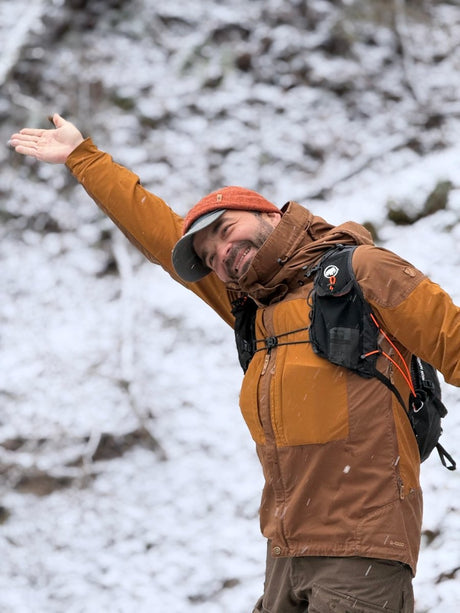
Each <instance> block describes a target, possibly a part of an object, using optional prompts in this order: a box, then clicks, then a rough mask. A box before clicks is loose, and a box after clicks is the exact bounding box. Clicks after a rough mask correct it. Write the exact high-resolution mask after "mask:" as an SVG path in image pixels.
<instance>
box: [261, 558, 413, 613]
mask: <svg viewBox="0 0 460 613" xmlns="http://www.w3.org/2000/svg"><path fill="white" fill-rule="evenodd" d="M269 550H270V547H269ZM307 612H308V613H332V612H333V613H378V612H381V613H413V612H414V594H413V589H412V572H411V570H410V568H409V567H408V566H405V565H404V564H401V563H400V562H392V561H389V560H375V559H371V558H346V557H342V558H333V557H301V558H272V557H271V554H270V553H268V557H267V569H266V576H265V593H264V595H263V596H262V597H261V598H260V599H259V601H258V602H257V604H256V606H255V608H254V610H253V613H307Z"/></svg>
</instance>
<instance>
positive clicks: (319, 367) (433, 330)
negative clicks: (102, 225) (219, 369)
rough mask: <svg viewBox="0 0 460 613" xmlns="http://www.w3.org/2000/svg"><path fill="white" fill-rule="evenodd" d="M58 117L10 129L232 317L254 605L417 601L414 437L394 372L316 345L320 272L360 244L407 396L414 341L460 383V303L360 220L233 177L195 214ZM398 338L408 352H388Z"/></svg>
mask: <svg viewBox="0 0 460 613" xmlns="http://www.w3.org/2000/svg"><path fill="white" fill-rule="evenodd" d="M53 120H54V124H55V128H56V129H52V130H40V129H24V130H21V132H19V133H17V134H14V135H13V136H12V137H11V141H10V144H11V145H12V146H13V147H15V149H16V151H17V152H19V153H21V154H24V155H31V156H33V157H35V158H37V159H39V160H43V161H46V162H55V163H65V164H66V165H67V167H68V168H69V170H70V171H71V172H72V174H73V175H74V176H75V178H76V179H77V180H78V181H80V183H81V184H82V185H83V186H84V188H85V189H86V191H87V192H88V194H89V195H90V196H91V197H92V198H93V200H94V201H95V202H96V203H97V204H98V205H99V207H100V208H101V209H102V210H103V211H104V212H105V213H106V214H107V215H109V216H110V217H111V219H112V220H113V221H114V222H115V223H116V224H117V225H118V226H119V227H120V229H121V230H122V231H123V232H124V233H125V235H126V236H127V237H128V238H129V239H130V240H131V241H132V243H133V244H134V245H135V246H136V247H137V248H138V249H140V250H141V251H142V253H143V254H144V255H145V256H146V257H147V258H148V259H149V260H151V261H152V262H155V263H157V264H160V265H161V266H162V267H163V268H164V269H165V270H166V271H167V272H168V273H169V274H170V275H171V276H172V277H173V279H174V280H175V281H178V282H180V283H181V284H183V285H184V286H185V287H186V288H188V289H189V290H191V291H193V292H194V293H195V294H197V295H198V296H199V297H200V298H202V300H203V301H204V302H205V303H206V304H207V305H209V306H210V307H211V308H213V309H214V310H215V311H216V312H217V313H218V314H219V315H220V316H221V317H222V318H223V319H224V320H225V321H226V322H227V323H228V324H229V325H230V326H231V327H233V328H235V332H236V337H237V345H238V348H239V350H240V361H241V363H242V365H243V369H244V371H245V375H244V378H243V383H242V387H241V394H240V407H241V412H242V414H243V417H244V419H245V421H246V423H247V425H248V428H249V431H250V433H251V436H252V438H253V440H254V442H255V445H256V450H257V454H258V457H259V459H260V462H261V465H262V469H263V473H264V478H265V486H264V490H263V494H262V500H261V504H260V524H261V529H262V532H263V534H264V535H265V537H266V539H267V560H266V580H265V586H264V594H263V596H262V597H261V598H260V600H259V601H258V603H257V604H256V605H255V608H254V609H253V611H254V613H306V612H307V611H308V612H309V613H323V612H325V611H332V610H333V611H335V612H336V613H346V612H349V611H360V612H361V613H371V612H372V613H376V612H377V611H381V612H382V613H388V612H389V611H393V612H399V613H412V612H413V610H414V598H413V592H412V577H413V575H414V574H415V571H416V566H417V558H418V554H419V547H420V537H421V525H422V491H421V488H420V483H419V471H420V455H419V451H418V446H417V442H416V439H415V436H414V433H413V431H412V428H411V425H410V422H409V420H408V418H407V415H406V414H405V413H406V411H405V408H403V406H401V404H400V403H399V402H398V400H397V398H396V395H395V394H394V393H393V392H392V391H391V390H390V389H389V388H388V387H387V386H386V385H383V384H382V382H381V381H380V380H378V378H376V377H372V378H364V377H360V376H358V375H357V374H356V373H354V372H352V371H350V370H348V369H346V368H344V367H343V366H337V365H335V364H332V362H330V361H328V360H326V359H323V358H321V357H319V356H318V355H317V354H316V353H315V352H314V351H313V349H312V346H311V342H310V336H309V325H310V321H311V319H310V317H311V293H312V289H313V279H314V276H315V271H316V270H317V265H318V262H319V261H320V260H321V258H322V256H323V255H324V254H325V253H326V252H327V251H328V250H330V248H331V247H333V246H337V245H338V244H342V245H354V246H356V249H355V250H354V252H353V260H352V268H353V273H354V276H355V277H356V280H357V282H358V283H359V285H360V288H361V291H362V293H363V296H364V298H365V300H366V301H367V302H368V303H369V304H370V306H371V308H372V310H373V313H374V315H375V318H376V321H378V322H379V323H380V325H381V327H382V328H383V329H384V330H385V331H386V334H387V336H386V337H383V336H382V338H381V339H380V342H381V347H380V352H378V359H377V362H376V364H377V368H378V370H379V371H380V374H381V375H382V376H384V377H385V378H386V379H391V381H392V383H393V387H394V388H395V389H396V390H397V392H398V394H399V396H400V397H401V398H404V399H406V400H407V402H408V399H409V394H410V390H409V385H408V382H407V380H406V379H405V378H404V377H403V376H401V374H400V373H399V372H398V370H397V369H394V368H393V365H394V364H395V363H396V362H395V359H399V360H400V361H401V362H402V363H406V364H409V363H410V360H411V356H412V354H416V355H418V356H420V357H421V358H422V359H424V360H426V361H428V362H430V363H432V364H433V365H434V366H435V367H436V368H437V369H438V370H439V371H441V372H442V373H443V375H444V377H445V379H446V381H447V382H449V383H452V384H453V385H457V386H459V385H460V309H459V308H458V307H457V306H455V305H454V304H453V303H452V300H451V299H450V297H449V296H448V295H447V293H446V292H444V291H443V290H442V289H441V288H440V287H439V286H438V285H436V284H435V283H433V282H432V281H430V280H429V279H428V278H427V277H426V276H425V275H424V274H422V273H421V272H420V271H418V270H417V269H415V268H414V267H413V266H412V265H411V264H409V263H408V262H406V261H404V260H403V259H401V258H400V257H399V256H397V255H396V254H394V253H391V252H389V251H386V250H384V249H379V248H378V247H376V246H375V245H373V243H372V240H371V237H370V235H369V233H368V232H367V230H365V228H363V227H362V226H361V225H359V224H356V223H354V222H346V223H344V224H342V225H340V226H336V227H335V226H333V225H331V224H329V223H327V222H326V221H325V220H324V219H322V218H321V217H319V216H317V215H314V214H313V213H312V212H311V211H309V210H308V209H306V208H305V207H303V206H301V205H300V204H298V203H296V202H293V201H290V202H287V203H286V204H285V205H284V206H283V207H282V209H279V208H278V207H276V206H275V205H274V204H272V203H271V202H269V201H268V200H266V199H265V198H264V197H263V196H261V195H260V194H258V193H257V192H253V191H251V190H248V189H245V188H240V187H226V188H222V189H220V190H218V191H215V192H213V193H211V194H209V195H207V196H205V197H204V198H203V199H202V200H200V202H198V204H196V205H195V206H194V207H193V208H192V209H191V211H190V212H189V213H188V215H187V216H186V218H185V219H183V218H182V217H181V216H180V215H178V214H177V213H175V212H174V211H173V210H172V209H171V208H170V207H169V206H168V205H167V204H166V203H165V202H164V201H163V200H161V198H159V197H158V196H155V195H154V194H152V193H151V192H149V191H147V190H146V189H145V188H143V187H142V185H141V183H140V181H139V178H138V177H137V176H136V175H135V174H133V173H132V172H130V171H129V170H127V169H126V168H123V167H122V166H119V165H118V164H116V163H114V162H113V160H112V158H111V157H110V156H109V155H108V154H107V153H104V152H102V151H100V150H99V149H98V148H97V147H96V146H95V145H94V143H93V142H92V141H91V139H84V138H83V137H82V135H81V134H80V132H79V131H78V130H77V128H76V127H75V126H73V124H71V123H70V122H68V121H65V120H64V119H63V118H62V117H60V116H59V115H55V116H54V118H53ZM339 272H340V271H337V274H339ZM240 304H246V305H252V306H251V308H252V309H253V314H254V319H251V320H250V325H249V328H250V329H249V332H250V333H251V337H252V338H254V340H255V351H249V352H248V351H247V349H248V348H247V346H245V345H244V342H245V336H244V335H240V334H241V327H240V323H241V322H240V320H239V319H238V308H239V305H240ZM390 338H391V339H392V342H391V343H390V342H389V339H390ZM241 339H242V340H243V341H244V342H241ZM253 349H254V346H253ZM394 350H396V353H394ZM392 352H393V355H396V354H397V355H398V356H399V357H398V358H392V359H388V355H389V354H390V353H392ZM242 356H243V358H244V359H242ZM181 367H182V368H187V364H182V365H181ZM178 377H180V372H179V373H178ZM229 427H231V425H229ZM235 461H238V458H235Z"/></svg>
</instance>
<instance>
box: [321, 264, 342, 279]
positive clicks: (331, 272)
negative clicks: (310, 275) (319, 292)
mask: <svg viewBox="0 0 460 613" xmlns="http://www.w3.org/2000/svg"><path fill="white" fill-rule="evenodd" d="M338 273H339V269H338V267H337V266H335V264H330V265H329V266H326V268H325V269H324V273H323V274H324V276H325V277H326V279H330V278H331V277H336V276H337V275H338Z"/></svg>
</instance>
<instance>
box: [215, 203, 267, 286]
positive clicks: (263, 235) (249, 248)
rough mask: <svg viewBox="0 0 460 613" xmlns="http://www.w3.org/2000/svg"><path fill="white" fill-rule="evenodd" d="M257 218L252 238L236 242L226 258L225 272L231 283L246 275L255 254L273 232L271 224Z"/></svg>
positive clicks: (261, 218)
mask: <svg viewBox="0 0 460 613" xmlns="http://www.w3.org/2000/svg"><path fill="white" fill-rule="evenodd" d="M256 215H257V214H256ZM257 217H258V219H259V224H258V227H257V229H256V233H255V236H254V238H253V239H251V240H242V241H238V242H237V243H235V244H234V245H233V247H232V249H231V251H230V253H229V254H228V256H227V260H226V262H225V270H226V273H227V275H228V277H229V279H230V280H231V281H238V279H239V278H240V277H242V276H243V275H244V274H246V272H247V271H248V268H249V266H250V265H251V264H252V260H253V259H254V257H255V256H256V254H257V252H258V251H259V249H260V248H261V247H262V245H263V244H264V243H265V241H266V240H267V238H268V237H269V236H270V234H271V233H272V232H273V229H274V227H273V226H272V224H271V223H269V222H268V221H267V220H266V219H265V218H264V217H261V216H260V215H257Z"/></svg>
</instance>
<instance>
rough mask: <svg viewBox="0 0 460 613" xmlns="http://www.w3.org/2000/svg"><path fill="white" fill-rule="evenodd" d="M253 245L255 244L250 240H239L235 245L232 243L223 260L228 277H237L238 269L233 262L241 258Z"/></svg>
mask: <svg viewBox="0 0 460 613" xmlns="http://www.w3.org/2000/svg"><path fill="white" fill-rule="evenodd" d="M254 246H255V245H254V244H253V243H252V242H251V241H240V242H239V243H237V244H236V245H233V247H232V249H231V250H230V253H229V254H228V256H227V259H226V261H225V269H226V271H227V274H228V276H229V277H231V278H233V279H237V278H238V273H239V272H240V271H239V269H238V268H236V267H235V263H236V262H237V261H238V259H240V260H241V259H242V258H243V257H244V255H245V254H246V252H248V251H249V250H250V249H251V248H252V247H254Z"/></svg>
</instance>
